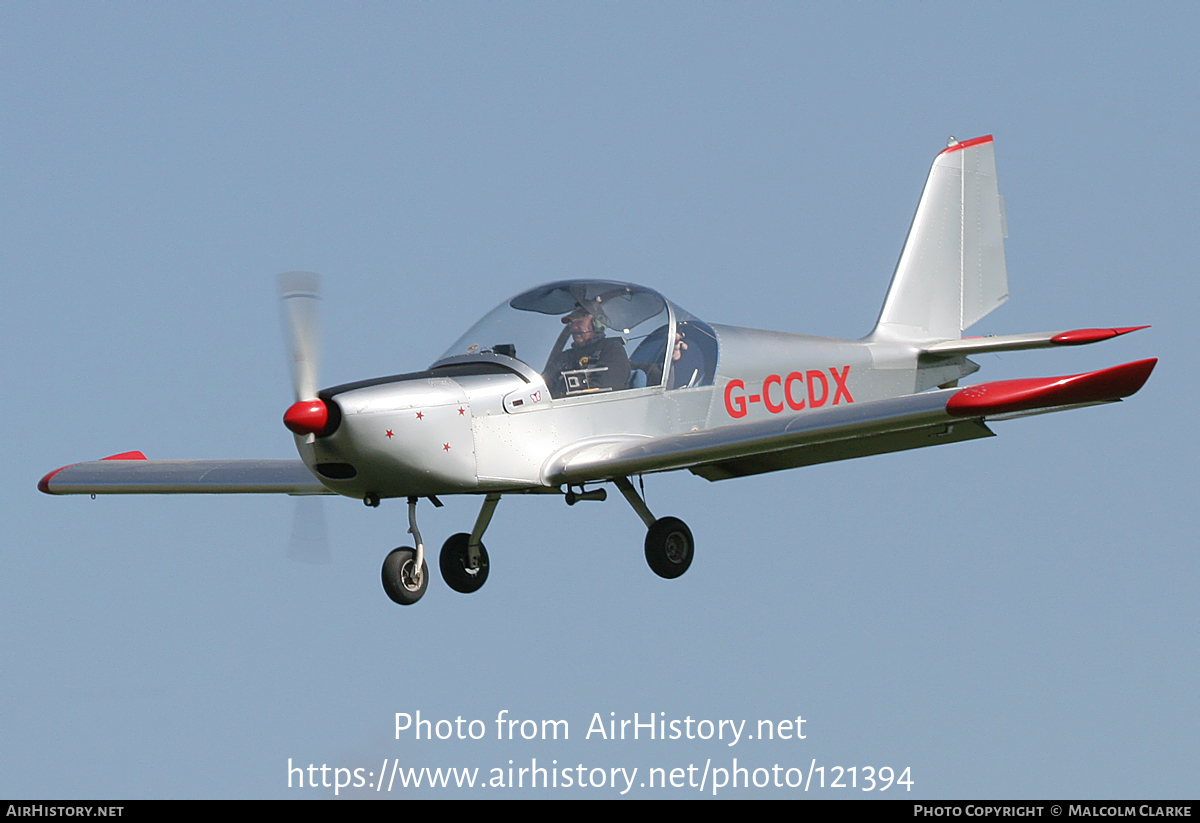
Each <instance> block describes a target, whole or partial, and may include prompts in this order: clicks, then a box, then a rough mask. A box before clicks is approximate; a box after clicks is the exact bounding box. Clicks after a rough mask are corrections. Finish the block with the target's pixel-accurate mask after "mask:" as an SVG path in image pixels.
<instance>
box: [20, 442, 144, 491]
mask: <svg viewBox="0 0 1200 823" xmlns="http://www.w3.org/2000/svg"><path fill="white" fill-rule="evenodd" d="M100 459H101V460H145V459H146V455H144V454H142V453H141V452H140V451H133V452H121V453H120V454H113V455H109V456H108V457H101V458H100ZM74 465H77V464H75V463H69V464H67V465H66V466H63V467H62V468H58V469H55V470H54V471H52V472H50V473H49V474H48V475H46V476H45V477H43V478H42V479H41V480H39V481H38V491H40V492H42V493H43V494H58V492H53V491H50V478H52V477H54V475H56V474H58V473H59V472H60V471H62V470H63V469H69V468H71V466H74Z"/></svg>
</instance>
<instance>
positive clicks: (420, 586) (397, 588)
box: [383, 546, 429, 606]
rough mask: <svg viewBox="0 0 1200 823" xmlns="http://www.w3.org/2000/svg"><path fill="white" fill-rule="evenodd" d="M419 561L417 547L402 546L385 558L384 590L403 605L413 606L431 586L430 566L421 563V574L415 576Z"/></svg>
mask: <svg viewBox="0 0 1200 823" xmlns="http://www.w3.org/2000/svg"><path fill="white" fill-rule="evenodd" d="M416 563H417V551H416V549H410V548H408V547H406V546H402V547H401V548H399V549H392V551H391V552H390V553H389V554H388V556H387V557H385V558H384V559H383V590H384V591H385V592H387V596H388V597H390V598H392V600H393V601H394V602H396V603H399V604H400V605H401V606H411V605H412V604H413V603H416V602H417V601H418V600H420V599H421V597H422V595H424V594H425V589H426V588H428V586H429V567H428V566H427V565H426V564H425V563H422V564H421V574H420V576H419V577H418V578H416V579H414V578H413V573H412V572H413V567H414V566H415V565H416Z"/></svg>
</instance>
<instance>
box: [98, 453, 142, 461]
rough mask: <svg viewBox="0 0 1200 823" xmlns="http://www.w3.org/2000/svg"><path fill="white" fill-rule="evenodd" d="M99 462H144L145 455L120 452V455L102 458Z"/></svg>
mask: <svg viewBox="0 0 1200 823" xmlns="http://www.w3.org/2000/svg"><path fill="white" fill-rule="evenodd" d="M100 459H101V460H145V459H146V455H144V454H142V453H141V452H121V453H120V454H114V455H110V456H108V457H102V458H100Z"/></svg>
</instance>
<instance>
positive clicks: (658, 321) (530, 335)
mask: <svg viewBox="0 0 1200 823" xmlns="http://www.w3.org/2000/svg"><path fill="white" fill-rule="evenodd" d="M681 321H691V322H692V323H693V324H695V325H700V326H702V325H703V324H701V323H699V321H696V320H695V318H693V317H692V316H691V315H690V314H688V313H687V312H686V311H684V310H682V309H680V308H679V307H677V306H674V305H673V304H671V303H669V302H668V301H667V300H666V299H664V298H663V296H662V295H661V294H659V293H658V292H656V291H654V290H653V289H649V288H646V287H644V286H638V285H634V284H632V283H621V282H616V281H611V280H562V281H558V282H555V283H547V284H545V285H542V286H537V287H536V288H533V289H530V290H529V291H525V292H522V293H521V294H518V295H517V296H516V297H513V298H511V299H509V300H506V301H504V302H503V303H501V304H500V305H499V306H497V307H496V308H495V309H493V310H492V311H490V312H488V314H486V315H485V316H484V317H483V319H481V320H480V321H479V322H478V323H476V324H475V325H473V326H471V328H470V329H468V330H467V332H466V334H464V335H463V336H462V337H460V338H458V340H456V341H455V342H454V344H453V345H452V346H450V348H449V349H447V350H446V352H445V353H444V354H443V355H442V356H441V358H440V359H439V360H438V363H441V362H443V361H445V360H448V359H451V358H453V359H455V360H461V359H462V358H463V357H464V356H470V355H476V354H491V355H500V356H503V357H511V358H514V359H517V360H520V361H521V362H522V363H524V364H525V365H527V366H528V367H529V368H531V369H533V370H534V371H537V372H539V373H542V374H543V375H546V376H547V378H548V382H549V380H551V379H553V377H556V376H557V372H556V373H555V375H550V374H547V372H548V371H554V370H556V369H557V364H558V363H559V361H561V360H562V359H563V356H564V354H569V353H571V352H572V351H583V350H584V349H583V348H582V347H580V331H581V329H582V330H585V334H584V336H585V337H590V338H591V339H590V340H589V341H588V345H590V346H591V347H592V348H593V349H597V348H602V349H603V350H604V357H605V358H606V359H608V360H612V359H614V358H623V359H627V360H628V366H629V377H628V379H627V380H625V379H624V378H622V384H621V385H611V386H608V387H606V388H605V389H604V390H613V389H627V388H641V387H646V386H656V385H660V384H661V383H662V380H663V375H664V373H666V371H667V369H668V368H669V365H670V363H669V360H668V350H667V349H668V346H667V343H668V340H671V339H675V335H674V332H673V328H672V327H673V326H674V324H676V323H678V322H681ZM597 341H599V343H598V342H597ZM593 357H594V356H593ZM435 365H436V364H435ZM594 370H595V362H593V371H594ZM584 385H585V388H584V389H581V390H580V391H584V390H589V391H596V390H598V389H597V388H596V387H592V388H590V389H588V388H586V381H585V384H584ZM568 393H572V392H568Z"/></svg>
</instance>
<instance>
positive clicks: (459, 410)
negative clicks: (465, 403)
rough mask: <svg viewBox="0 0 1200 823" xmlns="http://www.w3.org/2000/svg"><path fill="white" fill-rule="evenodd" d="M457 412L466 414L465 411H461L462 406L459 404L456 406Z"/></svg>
mask: <svg viewBox="0 0 1200 823" xmlns="http://www.w3.org/2000/svg"><path fill="white" fill-rule="evenodd" d="M458 413H459V414H466V412H465V411H463V407H462V406H459V407H458Z"/></svg>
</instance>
